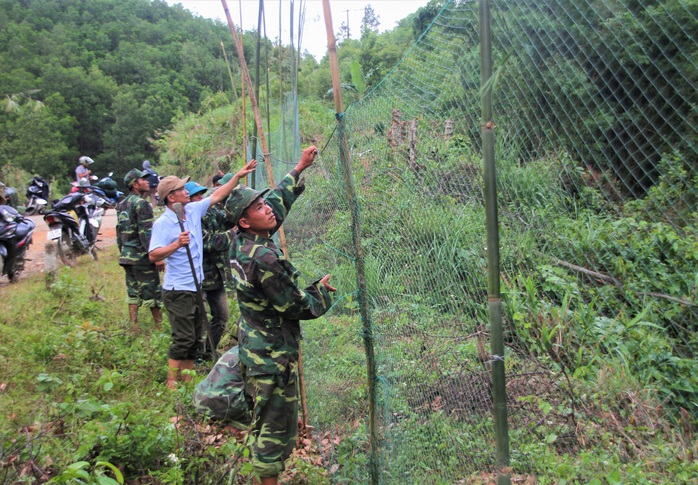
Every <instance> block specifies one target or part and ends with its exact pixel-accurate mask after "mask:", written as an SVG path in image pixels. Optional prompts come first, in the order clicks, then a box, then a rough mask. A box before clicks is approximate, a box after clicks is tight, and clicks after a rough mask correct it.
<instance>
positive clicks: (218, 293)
mask: <svg viewBox="0 0 698 485" xmlns="http://www.w3.org/2000/svg"><path fill="white" fill-rule="evenodd" d="M229 175H230V177H229V178H228V179H227V180H225V182H223V183H227V182H228V180H230V178H232V176H233V174H229ZM184 188H185V189H186V190H187V192H189V199H190V200H191V201H192V202H196V201H198V200H201V199H203V198H204V194H205V193H206V190H207V189H206V187H204V186H203V185H199V184H198V183H196V182H187V183H186V184H185V185H184ZM201 228H202V230H203V234H204V259H203V269H204V281H203V282H202V284H201V287H202V289H203V290H204V292H205V293H206V301H207V302H208V307H209V310H210V311H211V320H210V321H209V324H208V332H209V337H208V338H206V339H205V340H204V345H205V346H206V347H207V348H208V347H212V348H208V350H207V351H206V352H203V350H202V354H203V355H202V358H203V359H208V358H209V357H210V355H207V354H209V353H210V354H215V352H216V349H217V348H218V343H219V342H220V340H221V336H222V335H223V332H225V328H226V326H227V324H228V317H229V316H230V309H229V308H228V294H227V291H226V290H227V287H228V286H229V285H231V281H232V276H231V272H230V256H229V254H230V246H231V243H232V242H233V241H234V240H235V233H234V232H233V231H232V229H233V226H231V225H230V224H229V223H228V221H227V219H226V218H225V210H224V209H223V208H222V207H220V206H219V205H216V206H215V207H210V208H209V209H208V211H207V212H206V214H205V215H204V217H203V218H202V219H201Z"/></svg>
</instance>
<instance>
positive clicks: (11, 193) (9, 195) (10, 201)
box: [0, 182, 19, 209]
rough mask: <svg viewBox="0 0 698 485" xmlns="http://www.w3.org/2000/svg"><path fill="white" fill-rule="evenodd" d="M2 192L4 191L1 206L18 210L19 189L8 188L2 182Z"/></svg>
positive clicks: (0, 185)
mask: <svg viewBox="0 0 698 485" xmlns="http://www.w3.org/2000/svg"><path fill="white" fill-rule="evenodd" d="M0 190H2V194H0V195H1V196H0V204H4V205H9V206H10V207H12V208H13V209H17V208H18V207H19V195H18V194H17V189H15V188H14V187H8V186H6V185H5V184H3V183H2V182H0Z"/></svg>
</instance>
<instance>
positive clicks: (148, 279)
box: [122, 264, 162, 308]
mask: <svg viewBox="0 0 698 485" xmlns="http://www.w3.org/2000/svg"><path fill="white" fill-rule="evenodd" d="M122 268H124V271H125V272H126V295H127V297H126V303H128V304H129V305H138V306H143V307H145V308H160V306H161V304H160V303H161V302H162V296H161V295H160V275H159V274H158V271H157V269H155V265H154V264H149V265H123V266H122Z"/></svg>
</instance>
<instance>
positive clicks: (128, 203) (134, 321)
mask: <svg viewBox="0 0 698 485" xmlns="http://www.w3.org/2000/svg"><path fill="white" fill-rule="evenodd" d="M147 177H148V174H145V173H143V172H141V171H140V170H138V169H135V168H134V169H133V170H131V171H129V172H128V173H127V174H126V176H125V177H124V183H125V184H126V186H127V187H128V188H129V189H130V193H129V194H128V196H127V197H126V198H125V199H124V200H123V201H121V202H120V203H119V205H117V207H116V212H117V216H118V222H117V225H116V243H117V245H118V246H119V253H120V257H119V264H120V265H121V267H123V268H124V271H125V272H126V294H127V295H128V298H127V299H126V301H127V302H128V314H129V318H130V319H131V325H132V327H133V330H134V331H137V330H138V308H139V307H140V306H144V307H146V308H150V311H151V313H152V314H153V320H154V321H155V325H156V327H160V324H161V323H162V313H161V312H160V305H161V301H162V300H161V296H160V276H159V275H158V271H162V270H163V269H164V264H163V263H155V264H153V263H151V262H150V260H149V259H148V245H149V244H150V231H151V229H152V227H153V206H152V205H150V202H148V201H147V200H146V199H144V198H143V197H144V196H145V195H146V194H148V191H149V190H150V185H149V184H148V179H147Z"/></svg>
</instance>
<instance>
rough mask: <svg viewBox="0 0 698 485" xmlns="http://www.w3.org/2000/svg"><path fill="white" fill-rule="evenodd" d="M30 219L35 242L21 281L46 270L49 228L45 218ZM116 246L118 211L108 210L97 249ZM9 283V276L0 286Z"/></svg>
mask: <svg viewBox="0 0 698 485" xmlns="http://www.w3.org/2000/svg"><path fill="white" fill-rule="evenodd" d="M30 219H31V220H32V221H34V224H36V228H35V229H34V235H33V236H32V241H33V242H32V244H31V246H29V249H28V250H27V254H26V260H25V262H24V271H23V272H22V273H21V274H20V276H19V280H20V281H22V280H23V279H25V278H26V277H27V276H29V275H32V274H36V273H41V272H43V270H44V247H45V245H46V233H47V232H48V226H46V223H45V222H44V217H43V216H40V215H37V216H31V217H30ZM114 244H116V211H114V210H107V212H106V213H105V214H104V217H103V218H102V226H101V227H100V229H99V234H98V235H97V248H98V249H104V248H107V247H109V246H112V245H114ZM7 283H8V280H7V276H3V277H2V279H0V285H6V284H7Z"/></svg>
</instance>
